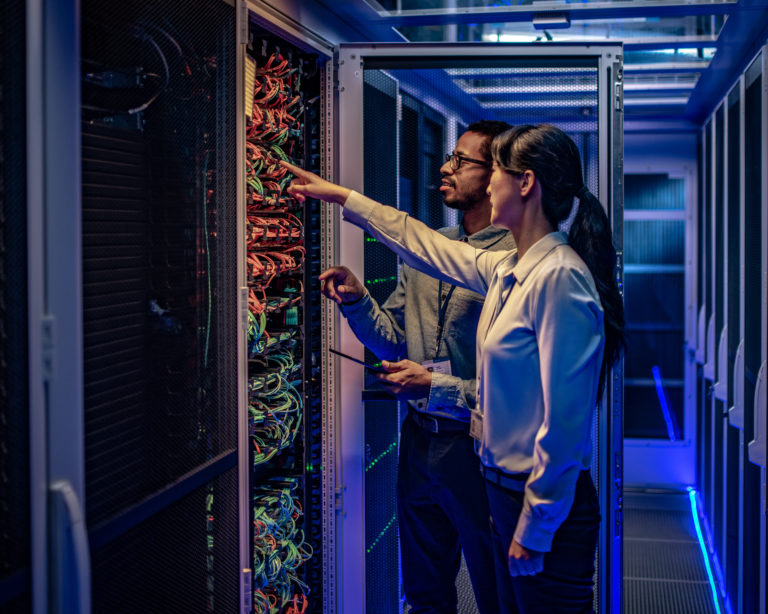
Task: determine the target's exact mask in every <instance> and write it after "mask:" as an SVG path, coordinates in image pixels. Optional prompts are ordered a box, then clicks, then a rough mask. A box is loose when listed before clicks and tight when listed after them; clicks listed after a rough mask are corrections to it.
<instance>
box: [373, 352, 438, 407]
mask: <svg viewBox="0 0 768 614" xmlns="http://www.w3.org/2000/svg"><path fill="white" fill-rule="evenodd" d="M381 366H382V367H384V368H385V369H386V370H387V371H388V373H379V374H377V375H376V379H377V380H378V381H379V383H381V384H382V385H383V386H384V387H385V388H386V390H387V391H388V392H391V393H392V394H394V395H395V396H396V397H397V398H399V399H423V398H424V397H428V396H429V389H430V388H431V386H432V372H431V371H427V370H426V369H425V368H424V367H422V366H421V365H420V364H419V363H417V362H413V361H412V360H399V361H397V362H389V361H388V360H383V361H382V362H381Z"/></svg>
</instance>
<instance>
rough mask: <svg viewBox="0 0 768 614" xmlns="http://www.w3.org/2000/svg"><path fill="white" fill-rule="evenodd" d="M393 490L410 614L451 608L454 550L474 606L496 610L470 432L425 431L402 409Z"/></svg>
mask: <svg viewBox="0 0 768 614" xmlns="http://www.w3.org/2000/svg"><path fill="white" fill-rule="evenodd" d="M397 495H398V501H397V504H398V516H399V528H400V549H401V552H402V572H403V585H404V588H405V597H406V600H407V601H408V603H409V604H410V606H411V610H410V614H427V613H429V614H449V613H450V614H456V608H457V595H456V575H457V573H458V571H459V567H460V565H461V551H462V550H463V551H464V558H465V559H466V561H467V568H468V570H469V576H470V579H471V581H472V588H473V589H474V593H475V599H476V601H477V604H478V608H479V610H480V614H495V613H497V612H499V605H498V588H497V580H496V575H495V571H494V556H493V542H492V537H491V531H490V522H489V520H490V509H489V507H488V499H487V497H486V493H485V480H484V479H483V477H482V476H481V475H480V470H479V461H478V459H477V455H476V454H475V451H474V447H473V444H472V438H471V437H470V436H469V435H468V434H466V433H456V432H454V433H438V434H433V433H429V432H428V431H426V430H424V429H422V428H421V427H420V426H418V425H417V424H416V422H415V420H414V419H413V418H411V417H406V419H405V421H404V423H403V428H402V431H401V434H400V458H399V462H398V474H397Z"/></svg>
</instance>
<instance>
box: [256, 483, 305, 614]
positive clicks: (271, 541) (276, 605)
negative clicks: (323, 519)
mask: <svg viewBox="0 0 768 614" xmlns="http://www.w3.org/2000/svg"><path fill="white" fill-rule="evenodd" d="M298 490H299V481H298V479H296V478H280V479H277V478H275V479H272V480H269V481H267V482H266V483H265V484H263V485H261V486H258V487H256V488H254V490H253V501H252V502H253V588H254V590H253V610H254V612H257V613H258V614H304V613H305V612H306V611H307V607H308V605H309V602H308V600H307V597H306V594H307V593H308V592H309V589H308V587H307V586H306V584H304V583H303V582H302V581H301V580H300V579H299V577H298V572H297V570H298V568H299V567H300V566H301V565H302V564H303V563H304V562H305V561H306V560H308V559H309V558H310V557H311V556H312V552H311V548H310V547H309V545H308V544H306V543H305V542H304V532H303V531H302V530H301V529H300V528H298V527H297V526H296V525H297V521H298V520H299V519H300V518H301V516H302V509H301V504H300V502H299V501H298V499H296V492H297V491H298Z"/></svg>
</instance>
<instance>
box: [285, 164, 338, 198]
mask: <svg viewBox="0 0 768 614" xmlns="http://www.w3.org/2000/svg"><path fill="white" fill-rule="evenodd" d="M280 164H282V165H283V166H284V167H285V168H286V169H287V170H288V172H289V173H291V174H293V175H294V176H295V179H293V180H292V181H291V184H290V185H289V186H288V194H290V195H291V196H293V197H294V198H296V200H298V201H300V202H304V199H306V198H307V197H309V198H319V199H320V200H325V201H328V202H332V203H339V204H340V205H342V206H344V203H345V202H346V201H347V197H348V196H349V194H350V192H351V191H352V190H350V189H349V188H345V187H342V186H340V185H336V184H335V183H331V182H330V181H326V180H325V179H323V178H322V177H318V176H317V175H315V174H314V173H310V172H309V171H305V170H304V169H303V168H299V167H298V166H294V165H293V164H290V163H288V162H285V161H284V160H281V161H280Z"/></svg>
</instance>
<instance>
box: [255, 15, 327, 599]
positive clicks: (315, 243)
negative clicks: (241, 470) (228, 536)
mask: <svg viewBox="0 0 768 614" xmlns="http://www.w3.org/2000/svg"><path fill="white" fill-rule="evenodd" d="M246 31H247V36H246V38H245V40H244V41H243V43H244V44H243V47H244V113H245V121H244V128H245V139H244V141H245V166H246V172H245V206H244V217H245V225H244V228H245V238H246V240H245V243H246V246H245V262H246V284H247V285H246V286H245V288H244V289H245V290H246V291H247V305H248V332H247V335H248V341H247V364H248V368H247V374H248V375H247V377H248V383H247V388H248V401H247V406H248V440H249V441H248V445H247V448H248V450H249V451H248V452H247V456H248V459H247V475H248V476H249V480H247V481H246V483H247V493H248V505H247V511H246V514H247V517H248V526H249V527H251V528H250V529H249V533H250V536H249V538H248V540H247V543H248V544H249V546H248V548H249V553H248V559H249V560H248V562H247V569H248V572H247V573H246V575H245V578H244V581H245V582H247V583H248V585H249V586H248V588H247V594H248V598H247V599H246V606H247V607H249V608H253V609H254V611H257V612H266V611H268V610H269V608H270V607H272V608H277V609H278V611H281V612H282V611H290V612H293V611H295V612H301V611H304V610H305V609H306V611H309V612H321V611H325V610H324V607H325V604H326V603H328V594H327V591H326V582H325V576H324V564H325V562H326V561H327V560H328V557H327V556H326V555H325V550H326V544H325V543H324V538H325V531H324V522H323V520H324V514H325V507H326V505H327V504H328V500H327V497H326V496H325V490H324V484H325V482H326V481H327V480H328V471H327V470H326V469H327V465H326V463H325V459H324V456H323V455H324V443H323V442H324V432H325V428H324V421H325V422H327V415H325V413H324V412H326V411H327V409H326V407H327V406H325V405H324V404H323V394H324V393H323V390H324V388H326V386H327V382H326V381H325V369H324V364H323V361H322V337H321V334H322V331H321V322H322V313H321V311H322V305H321V302H320V301H321V298H320V288H319V282H318V279H317V277H318V275H319V274H320V272H321V270H322V269H321V268H320V265H321V251H320V250H321V245H322V243H323V242H322V240H321V237H322V235H321V225H322V224H321V216H322V214H321V209H320V203H319V202H318V201H315V200H312V199H310V200H308V201H307V202H306V203H304V204H302V203H300V202H298V201H296V200H294V199H293V198H292V197H290V196H289V195H288V194H287V193H286V191H285V188H286V187H287V185H288V183H289V181H290V179H291V175H290V174H289V173H287V172H286V171H285V169H283V168H282V167H280V166H279V160H281V159H283V160H288V161H291V162H293V163H297V164H299V165H300V166H303V167H304V168H307V169H309V170H312V171H315V172H321V171H322V168H321V165H322V160H321V158H322V157H324V151H323V143H324V140H325V136H324V129H325V122H326V118H325V117H324V116H323V114H322V110H323V107H324V105H325V101H324V99H323V92H324V90H323V88H324V87H325V80H324V74H325V69H324V63H325V60H324V57H323V56H322V54H318V52H317V50H316V49H313V48H312V47H311V46H309V45H308V44H307V43H306V41H302V40H301V39H297V38H295V37H289V36H288V35H287V33H286V32H285V30H281V29H280V28H279V27H278V26H277V25H276V24H275V23H273V22H272V21H270V20H266V19H265V18H264V16H263V15H260V14H258V13H256V12H252V11H248V19H247V28H246ZM321 100H323V101H322V103H321ZM331 503H332V502H331ZM330 594H331V595H332V592H331V593H330ZM328 609H330V610H332V607H330V608H328Z"/></svg>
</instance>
